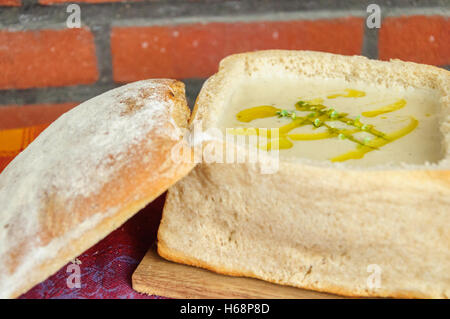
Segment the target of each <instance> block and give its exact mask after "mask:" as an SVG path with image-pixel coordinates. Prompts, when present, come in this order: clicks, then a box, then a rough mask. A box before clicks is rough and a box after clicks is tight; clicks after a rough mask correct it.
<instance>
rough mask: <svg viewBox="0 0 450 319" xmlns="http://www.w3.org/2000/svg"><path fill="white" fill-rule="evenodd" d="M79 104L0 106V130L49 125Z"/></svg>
mask: <svg viewBox="0 0 450 319" xmlns="http://www.w3.org/2000/svg"><path fill="white" fill-rule="evenodd" d="M77 104H78V103H72V102H69V103H61V104H33V105H24V106H16V105H7V106H0V130H6V129H12V128H19V127H27V126H34V125H42V124H49V123H51V122H53V121H54V120H56V119H57V118H58V117H59V116H60V115H61V114H63V113H65V112H67V111H68V110H70V109H71V108H73V107H74V106H76V105H77Z"/></svg>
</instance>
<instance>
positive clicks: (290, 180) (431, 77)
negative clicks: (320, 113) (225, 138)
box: [158, 50, 450, 298]
mask: <svg viewBox="0 0 450 319" xmlns="http://www.w3.org/2000/svg"><path fill="white" fill-rule="evenodd" d="M271 74H277V76H280V75H281V76H283V75H285V76H292V77H315V76H320V77H326V78H335V79H342V80H345V81H349V82H352V81H355V82H358V81H363V82H364V81H365V82H368V83H376V84H377V85H380V86H382V87H385V88H387V89H389V88H396V87H404V88H429V89H434V90H437V91H438V92H439V93H440V95H441V99H440V104H441V110H440V111H441V114H440V115H441V116H440V119H441V120H440V130H441V132H442V136H443V138H442V140H443V149H444V157H443V159H442V160H441V161H439V162H438V163H436V164H427V165H406V164H405V165H400V166H395V167H394V166H382V165H380V166H377V167H376V168H373V169H372V168H371V169H362V168H354V167H351V166H346V165H342V163H334V164H332V165H331V164H325V163H312V162H311V161H308V160H304V159H298V160H295V161H290V162H284V161H282V162H281V163H280V168H279V171H278V173H276V174H269V175H261V174H260V171H259V170H258V168H257V167H256V165H255V164H250V163H244V164H239V165H238V164H214V163H212V164H201V165H198V166H197V167H196V168H195V169H194V170H193V171H192V172H191V173H190V174H189V175H188V176H186V177H185V178H183V179H182V180H181V181H180V182H179V183H177V184H176V185H175V186H173V187H172V188H171V189H169V192H168V195H167V198H166V203H165V207H164V211H163V218H162V221H161V225H160V228H159V231H158V252H159V253H160V254H161V256H163V257H164V258H166V259H169V260H173V261H176V262H181V263H186V264H189V265H194V266H198V267H202V268H207V269H210V270H213V271H216V272H219V273H224V274H229V275H235V276H248V277H255V278H259V279H263V280H267V281H271V282H274V283H279V284H285V285H291V286H296V287H301V288H306V289H312V290H317V291H323V292H331V293H336V294H340V295H346V296H379V297H398V298H449V297H450V275H449V274H448V271H447V269H449V268H450V264H449V263H450V251H449V249H448V247H450V230H449V228H448V227H447V226H446V225H448V224H449V223H450V214H449V208H450V73H449V72H448V71H446V70H444V69H440V68H436V67H432V66H427V65H420V64H416V63H410V62H403V61H398V60H395V61H391V62H382V61H372V60H369V59H367V58H364V57H359V56H353V57H348V56H340V55H334V54H328V53H319V52H309V51H277V50H272V51H261V52H254V53H244V54H237V55H233V56H230V57H227V58H225V59H224V60H222V62H221V63H220V68H219V72H218V73H217V74H215V75H214V76H212V77H211V78H209V79H208V80H207V81H206V82H205V84H204V86H203V88H202V90H201V92H200V95H199V97H198V99H197V102H196V106H195V108H194V112H193V118H191V121H190V122H191V128H192V127H194V126H198V127H200V128H202V129H203V130H206V129H208V128H212V127H220V125H219V124H220V122H219V121H220V115H221V114H222V112H223V110H224V108H225V107H226V105H227V103H228V102H227V101H228V98H229V97H230V96H231V94H232V93H233V92H234V90H235V89H236V87H237V86H239V85H240V83H242V81H247V80H248V79H250V78H251V77H258V76H267V75H271ZM216 142H217V141H208V140H206V141H205V142H204V143H205V144H206V143H216ZM241 151H243V150H241ZM274 185H276V187H274ZM292 199H295V202H296V203H298V204H297V205H294V204H293V202H292V201H291V200H292ZM182 225H183V226H182ZM371 264H376V265H379V266H380V267H381V269H382V271H383V272H382V285H381V287H380V288H376V289H372V288H370V289H369V287H368V285H367V281H366V279H367V278H368V277H369V275H370V273H368V271H367V266H369V265H371Z"/></svg>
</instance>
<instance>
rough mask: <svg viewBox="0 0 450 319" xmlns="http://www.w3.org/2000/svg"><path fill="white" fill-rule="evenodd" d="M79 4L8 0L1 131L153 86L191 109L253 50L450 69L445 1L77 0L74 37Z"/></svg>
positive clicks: (0, 10) (1, 48)
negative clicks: (175, 83) (230, 61)
mask: <svg viewBox="0 0 450 319" xmlns="http://www.w3.org/2000/svg"><path fill="white" fill-rule="evenodd" d="M72 2H73V1H66V0H0V109H3V111H2V112H1V113H0V114H2V115H1V116H2V117H3V119H0V120H2V121H3V122H5V121H7V120H5V117H6V116H7V115H5V114H10V111H9V110H11V109H12V108H16V107H18V106H25V107H24V108H23V114H31V115H28V116H34V115H33V114H36V112H39V110H40V109H42V110H43V108H47V109H48V108H49V107H50V108H51V107H55V109H60V108H69V107H72V106H74V105H76V104H77V103H79V102H82V101H84V100H86V99H88V98H90V97H92V96H95V95H98V94H100V93H101V92H104V91H106V90H108V89H111V88H113V87H116V86H118V85H120V84H123V83H126V82H130V81H136V80H140V79H145V78H152V77H170V78H177V79H182V80H183V81H184V82H185V83H186V85H187V93H188V98H189V100H190V103H191V105H192V102H193V100H194V98H195V96H196V95H197V93H198V90H199V89H200V87H201V84H202V83H203V81H204V79H205V78H206V77H208V76H210V75H211V74H213V73H214V72H215V71H216V69H217V63H218V61H219V60H220V59H221V58H223V57H224V56H226V55H229V54H232V53H236V52H244V51H251V50H259V49H272V48H279V49H309V50H318V51H326V52H334V53H340V54H347V55H353V54H362V55H365V56H368V57H370V58H379V59H382V60H389V59H391V58H400V59H403V60H409V61H415V62H420V63H426V64H433V65H437V66H441V67H445V68H448V66H449V65H450V41H449V35H450V20H449V10H450V7H449V1H447V0H445V1H438V0H436V1H414V0H404V1H403V0H400V1H374V0H371V1H356V0H355V1H353V0H349V1H342V0H341V1H340V0H337V1H333V0H318V1H308V0H307V1H291V0H281V1H275V0H274V1H268V0H265V1H259V0H249V1H233V0H224V1H214V0H209V1H207V0H179V1H176V0H149V1H145V0H141V1H139V0H132V1H127V2H124V1H116V0H109V1H108V0H78V1H76V3H78V4H79V6H80V9H81V23H82V25H81V28H75V29H70V28H68V27H67V25H66V20H67V18H68V16H69V15H70V13H67V12H66V9H67V6H68V4H69V3H72ZM370 3H376V4H378V5H379V6H380V7H381V9H382V23H381V28H380V29H369V28H368V27H367V26H366V23H365V21H366V17H367V15H368V14H367V13H366V8H367V5H368V4H370ZM31 108H33V109H31ZM8 112H9V113H8ZM11 114H12V113H11Z"/></svg>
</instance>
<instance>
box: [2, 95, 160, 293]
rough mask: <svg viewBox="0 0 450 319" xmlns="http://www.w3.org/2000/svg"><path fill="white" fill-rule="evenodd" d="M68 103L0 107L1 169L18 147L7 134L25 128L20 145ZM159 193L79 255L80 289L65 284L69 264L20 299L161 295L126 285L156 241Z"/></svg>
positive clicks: (28, 139)
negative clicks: (136, 289) (25, 137)
mask: <svg viewBox="0 0 450 319" xmlns="http://www.w3.org/2000/svg"><path fill="white" fill-rule="evenodd" d="M73 106H74V104H66V105H61V106H57V107H53V106H46V105H42V106H31V107H18V106H14V107H0V171H1V170H3V168H4V167H5V166H6V165H7V163H8V162H9V161H11V160H12V159H13V158H14V156H15V155H16V153H18V152H19V151H20V150H17V151H15V150H12V149H11V145H9V146H8V145H7V144H8V141H11V139H10V138H9V139H8V137H7V136H8V135H7V134H9V133H14V134H15V135H14V136H16V135H17V134H20V130H14V129H16V128H24V127H27V128H29V129H27V130H24V131H27V133H28V138H27V139H26V141H25V143H24V144H25V145H23V146H26V144H27V143H29V142H31V140H32V139H33V138H35V137H36V136H37V135H38V134H39V132H41V131H42V130H43V129H44V128H45V127H46V125H48V124H50V123H51V122H52V121H54V120H55V119H56V118H58V117H59V116H60V115H61V114H62V113H64V112H66V111H67V110H69V109H70V108H71V107H73ZM6 130H8V131H6ZM11 130H14V132H13V131H11ZM30 132H31V133H30ZM24 135H25V134H24ZM2 136H3V141H2ZM9 136H11V135H9ZM30 136H31V137H30ZM9 144H11V143H9ZM5 149H6V150H5ZM164 197H165V194H164V195H161V196H160V197H159V198H157V199H156V200H155V201H153V202H152V203H151V204H149V205H147V207H145V208H144V209H142V210H141V211H140V212H139V213H137V214H136V215H135V216H133V217H132V218H131V219H130V220H128V221H127V222H126V223H125V224H124V225H122V226H121V227H120V228H118V229H117V230H115V231H114V232H112V233H111V234H110V235H109V236H107V237H106V238H104V239H103V240H102V241H100V242H99V243H97V244H96V245H95V246H93V247H91V248H90V249H88V250H87V251H86V252H84V253H83V254H82V255H80V256H78V260H79V261H81V264H80V269H81V288H72V289H71V288H69V287H68V286H67V279H68V277H69V275H70V274H71V273H72V272H70V271H69V272H67V267H68V265H69V264H70V263H69V264H67V265H64V266H63V267H62V268H61V269H60V270H59V271H58V272H57V273H55V274H54V275H52V276H51V277H50V278H48V279H47V280H45V281H44V282H42V283H40V284H38V285H36V286H35V287H34V288H32V289H31V290H30V291H28V292H27V293H25V294H23V295H22V296H21V297H20V298H24V299H25V298H83V299H84V298H88V299H90V298H139V299H146V298H162V297H160V296H147V295H144V294H140V293H137V292H136V291H134V290H133V289H132V288H131V275H132V274H133V272H134V270H135V269H136V267H137V266H138V264H139V262H140V261H141V259H142V258H143V257H144V255H145V253H146V251H147V249H148V247H149V246H150V245H151V244H152V243H153V242H154V241H155V238H156V232H157V229H158V225H159V220H160V218H161V213H162V207H163V204H164Z"/></svg>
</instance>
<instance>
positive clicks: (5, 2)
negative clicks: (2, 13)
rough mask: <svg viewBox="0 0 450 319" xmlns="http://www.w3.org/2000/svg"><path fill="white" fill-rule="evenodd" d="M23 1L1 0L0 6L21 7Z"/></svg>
mask: <svg viewBox="0 0 450 319" xmlns="http://www.w3.org/2000/svg"><path fill="white" fill-rule="evenodd" d="M21 5H22V2H21V1H20V0H0V7H1V6H6V7H20V6H21Z"/></svg>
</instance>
